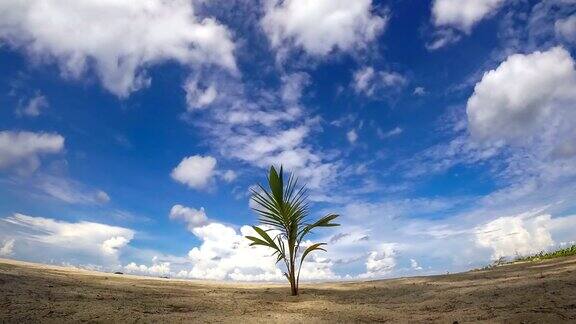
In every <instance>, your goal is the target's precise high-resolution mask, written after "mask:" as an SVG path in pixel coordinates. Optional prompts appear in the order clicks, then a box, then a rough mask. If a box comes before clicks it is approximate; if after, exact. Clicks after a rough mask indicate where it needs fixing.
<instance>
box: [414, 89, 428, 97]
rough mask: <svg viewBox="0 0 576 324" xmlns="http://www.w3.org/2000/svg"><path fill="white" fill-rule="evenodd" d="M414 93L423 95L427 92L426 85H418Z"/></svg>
mask: <svg viewBox="0 0 576 324" xmlns="http://www.w3.org/2000/svg"><path fill="white" fill-rule="evenodd" d="M412 93H413V94H414V95H416V96H423V95H425V94H426V89H425V88H424V87H416V88H414V92H412Z"/></svg>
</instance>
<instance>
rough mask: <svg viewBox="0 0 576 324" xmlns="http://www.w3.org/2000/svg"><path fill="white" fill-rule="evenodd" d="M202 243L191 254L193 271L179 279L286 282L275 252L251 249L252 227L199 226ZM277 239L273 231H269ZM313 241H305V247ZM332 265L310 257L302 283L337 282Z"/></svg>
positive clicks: (197, 231) (327, 261)
mask: <svg viewBox="0 0 576 324" xmlns="http://www.w3.org/2000/svg"><path fill="white" fill-rule="evenodd" d="M192 232H193V233H194V235H196V237H198V238H199V239H200V240H201V241H202V244H201V245H200V246H198V247H194V248H193V249H192V250H190V252H189V253H188V257H189V258H190V260H191V263H192V268H191V269H190V270H189V271H187V270H182V271H180V272H179V273H178V274H177V276H178V277H185V278H197V279H213V280H237V281H284V280H285V279H286V278H285V277H284V275H283V274H282V273H283V272H282V270H281V268H280V266H281V264H276V258H275V257H274V256H272V255H271V254H272V252H273V251H272V250H270V249H268V248H265V247H259V246H253V247H251V246H249V245H250V241H249V240H247V239H246V238H245V236H246V235H252V236H257V235H256V233H255V232H254V230H253V229H252V227H250V226H242V227H241V228H240V232H237V231H236V230H235V229H234V228H232V227H229V226H226V225H224V224H220V223H210V224H208V225H205V226H202V227H196V228H194V229H193V231H192ZM269 234H270V235H271V236H272V237H274V236H275V233H274V232H269ZM306 244H310V242H303V246H304V245H306ZM332 266H333V262H332V261H330V260H329V259H327V258H324V257H322V256H320V255H318V254H311V255H310V256H309V257H308V258H307V259H306V261H305V262H304V264H303V266H302V272H301V279H302V280H327V279H337V278H338V276H336V275H335V274H334V272H333V271H332Z"/></svg>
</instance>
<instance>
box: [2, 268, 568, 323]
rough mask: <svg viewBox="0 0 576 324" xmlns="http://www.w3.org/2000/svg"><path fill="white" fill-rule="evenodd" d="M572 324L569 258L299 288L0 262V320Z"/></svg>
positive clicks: (307, 285) (20, 321)
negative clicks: (297, 290)
mask: <svg viewBox="0 0 576 324" xmlns="http://www.w3.org/2000/svg"><path fill="white" fill-rule="evenodd" d="M40 321H41V322H59V323H61V322H77V321H89V322H159V321H162V322H236V323H238V322H266V323H270V322H283V323H285V322H326V323H334V322H346V323H349V322H414V321H416V322H443V323H453V322H454V321H458V322H459V323H466V322H478V321H480V322H513V323H520V322H523V323H558V322H576V257H569V258H558V259H554V260H548V261H543V262H530V263H522V264H513V265H507V266H502V267H498V268H495V269H491V270H482V271H479V270H477V271H470V272H466V273H461V274H452V275H443V276H430V277H413V278H402V279H392V280H380V281H366V282H341V283H322V284H306V285H302V287H301V295H300V296H299V297H291V296H289V288H288V287H287V286H286V285H282V284H239V283H218V282H203V281H185V280H172V279H153V278H144V277H136V276H128V275H115V274H106V273H97V272H90V271H83V270H74V269H68V268H61V267H55V266H46V265H39V264H31V263H24V262H19V261H13V260H5V259H0V322H12V323H22V322H40Z"/></svg>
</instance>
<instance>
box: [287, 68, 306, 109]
mask: <svg viewBox="0 0 576 324" xmlns="http://www.w3.org/2000/svg"><path fill="white" fill-rule="evenodd" d="M308 84H310V76H309V75H308V73H304V72H297V73H292V74H288V75H283V76H282V91H281V92H282V95H281V97H282V100H283V101H284V102H286V103H288V104H295V103H297V102H298V101H299V100H300V97H301V96H302V92H303V91H304V88H306V86H307V85H308Z"/></svg>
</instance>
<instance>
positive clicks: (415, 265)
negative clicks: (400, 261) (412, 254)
mask: <svg viewBox="0 0 576 324" xmlns="http://www.w3.org/2000/svg"><path fill="white" fill-rule="evenodd" d="M410 268H411V269H412V270H416V271H420V270H422V267H421V266H420V265H419V264H418V261H416V260H414V259H410Z"/></svg>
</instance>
